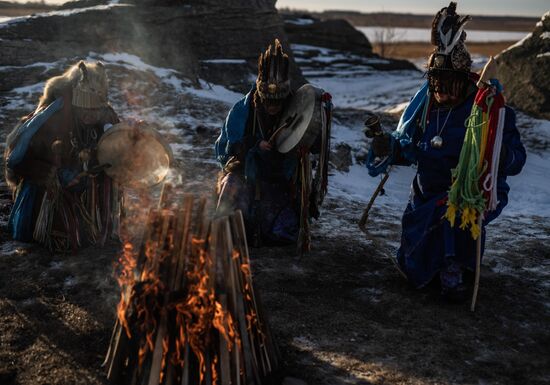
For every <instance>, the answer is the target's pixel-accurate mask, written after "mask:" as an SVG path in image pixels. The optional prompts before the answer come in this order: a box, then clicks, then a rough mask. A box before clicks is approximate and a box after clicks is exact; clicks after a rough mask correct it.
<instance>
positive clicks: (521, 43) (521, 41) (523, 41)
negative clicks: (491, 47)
mask: <svg viewBox="0 0 550 385" xmlns="http://www.w3.org/2000/svg"><path fill="white" fill-rule="evenodd" d="M532 36H533V33H528V34H527V35H526V36H525V37H524V38H523V39H521V40H520V41H518V42H517V43H515V44H512V45H511V46H510V47H508V48H506V49H505V50H504V51H502V52H501V53H500V54H499V55H501V54H503V53H504V52H508V51H510V50H511V49H514V48H517V47H521V46H523V43H525V42H526V41H527V40H529V39H530V38H531V37H532Z"/></svg>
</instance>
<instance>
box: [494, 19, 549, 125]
mask: <svg viewBox="0 0 550 385" xmlns="http://www.w3.org/2000/svg"><path fill="white" fill-rule="evenodd" d="M497 64H498V79H499V80H500V81H501V82H502V84H503V85H504V88H505V91H504V92H505V95H506V99H507V101H508V103H509V104H511V105H513V106H515V107H517V108H519V109H520V110H523V111H525V112H527V113H528V114H530V115H533V116H535V117H538V118H543V119H550V77H549V76H548V74H549V73H550V12H547V13H546V14H544V16H543V17H542V19H541V21H539V22H538V23H537V24H536V26H535V29H534V30H533V32H531V33H530V34H529V35H527V36H526V37H525V38H524V39H523V40H521V41H519V42H518V43H516V44H514V45H513V46H511V47H509V48H508V49H506V50H504V51H502V52H501V53H500V54H499V55H498V56H497Z"/></svg>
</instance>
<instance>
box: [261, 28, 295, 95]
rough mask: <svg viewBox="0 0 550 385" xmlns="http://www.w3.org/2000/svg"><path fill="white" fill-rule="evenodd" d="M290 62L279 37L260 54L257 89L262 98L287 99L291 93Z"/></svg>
mask: <svg viewBox="0 0 550 385" xmlns="http://www.w3.org/2000/svg"><path fill="white" fill-rule="evenodd" d="M289 64H290V61H289V58H288V55H287V54H285V53H284V52H283V47H282V45H281V42H280V41H279V39H275V42H274V44H270V45H269V47H268V48H267V50H266V51H265V53H263V54H260V57H259V59H258V78H257V80H256V90H257V92H258V95H259V96H260V98H261V99H285V98H286V97H287V96H288V95H289V94H290V79H289V72H290V67H289Z"/></svg>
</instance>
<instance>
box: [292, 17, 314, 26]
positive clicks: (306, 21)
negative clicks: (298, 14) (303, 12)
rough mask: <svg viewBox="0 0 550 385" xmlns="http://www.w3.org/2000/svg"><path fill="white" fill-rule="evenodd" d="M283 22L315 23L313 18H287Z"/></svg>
mask: <svg viewBox="0 0 550 385" xmlns="http://www.w3.org/2000/svg"><path fill="white" fill-rule="evenodd" d="M285 23H286V24H295V25H311V24H313V23H315V20H312V19H304V18H300V19H288V20H285Z"/></svg>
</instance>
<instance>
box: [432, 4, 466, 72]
mask: <svg viewBox="0 0 550 385" xmlns="http://www.w3.org/2000/svg"><path fill="white" fill-rule="evenodd" d="M470 20H471V17H470V16H469V15H466V16H463V17H460V16H459V15H457V13H456V3H455V2H451V3H450V4H449V6H448V7H445V8H442V9H441V10H440V11H439V12H438V13H437V14H436V15H435V18H434V20H433V22H432V44H433V45H435V46H436V47H437V48H436V49H435V50H434V51H433V53H432V54H431V56H430V58H429V60H428V72H434V71H459V72H465V73H469V72H470V68H471V66H472V58H471V57H470V53H469V52H468V50H467V49H466V46H465V44H464V42H465V41H466V32H465V31H464V26H465V24H466V23H467V22H468V21H470Z"/></svg>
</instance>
